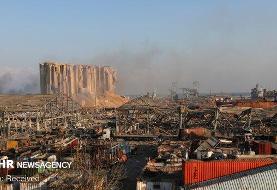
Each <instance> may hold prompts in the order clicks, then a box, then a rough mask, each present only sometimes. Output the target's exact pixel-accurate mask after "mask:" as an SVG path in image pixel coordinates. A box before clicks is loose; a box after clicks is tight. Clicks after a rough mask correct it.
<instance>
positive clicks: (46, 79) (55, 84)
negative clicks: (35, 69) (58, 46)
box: [40, 62, 116, 96]
mask: <svg viewBox="0 0 277 190" xmlns="http://www.w3.org/2000/svg"><path fill="white" fill-rule="evenodd" d="M115 82H116V72H115V70H114V69H112V68H111V67H108V66H104V67H100V66H94V65H69V64H59V63H56V62H45V63H43V64H40V87H41V93H42V94H55V93H64V94H67V95H68V96H76V95H78V94H82V93H88V94H92V95H103V94H105V92H111V93H115Z"/></svg>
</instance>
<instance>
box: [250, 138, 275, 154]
mask: <svg viewBox="0 0 277 190" xmlns="http://www.w3.org/2000/svg"><path fill="white" fill-rule="evenodd" d="M254 151H255V153H256V154H262V155H270V154H272V144H271V142H269V141H254Z"/></svg>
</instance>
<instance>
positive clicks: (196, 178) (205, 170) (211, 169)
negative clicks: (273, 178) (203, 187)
mask: <svg viewBox="0 0 277 190" xmlns="http://www.w3.org/2000/svg"><path fill="white" fill-rule="evenodd" d="M273 163H276V160H274V159H271V158H268V159H237V160H217V161H198V160H188V161H184V162H183V181H184V184H185V185H192V184H195V183H199V182H203V181H206V180H210V179H215V178H218V177H222V176H226V175H230V174H233V173H238V172H242V171H246V170H250V169H254V168H258V167H262V166H266V165H270V164H273Z"/></svg>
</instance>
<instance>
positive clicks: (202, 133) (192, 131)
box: [179, 127, 211, 138]
mask: <svg viewBox="0 0 277 190" xmlns="http://www.w3.org/2000/svg"><path fill="white" fill-rule="evenodd" d="M188 135H193V136H198V137H207V138H208V137H210V136H211V131H210V130H209V129H206V128H204V127H195V128H189V129H180V130H179V137H180V138H182V137H186V136H188Z"/></svg>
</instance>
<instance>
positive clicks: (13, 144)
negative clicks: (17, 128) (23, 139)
mask: <svg viewBox="0 0 277 190" xmlns="http://www.w3.org/2000/svg"><path fill="white" fill-rule="evenodd" d="M13 148H14V149H17V148H18V141H14V140H8V141H7V149H8V150H9V149H13Z"/></svg>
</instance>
